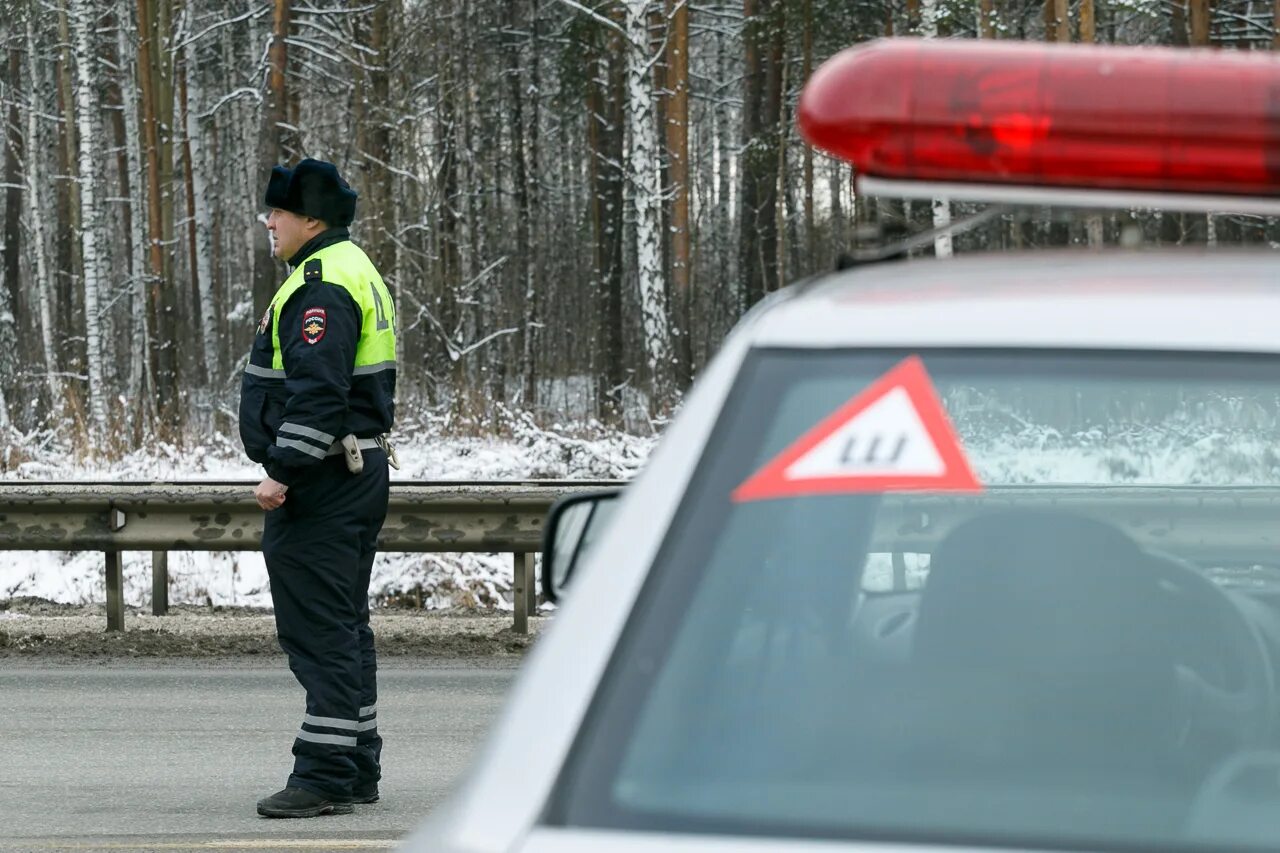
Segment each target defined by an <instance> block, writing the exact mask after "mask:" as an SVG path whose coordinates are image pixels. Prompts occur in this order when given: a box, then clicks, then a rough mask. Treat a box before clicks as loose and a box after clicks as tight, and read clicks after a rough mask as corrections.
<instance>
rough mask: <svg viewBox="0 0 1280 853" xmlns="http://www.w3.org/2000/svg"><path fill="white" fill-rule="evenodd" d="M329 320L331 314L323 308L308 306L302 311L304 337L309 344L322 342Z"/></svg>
mask: <svg viewBox="0 0 1280 853" xmlns="http://www.w3.org/2000/svg"><path fill="white" fill-rule="evenodd" d="M328 321H329V315H328V314H326V313H325V310H324V309H323V308H308V309H307V310H306V311H304V312H303V313H302V339H303V340H304V341H306V342H307V343H309V344H318V343H320V339H321V338H323V337H324V331H325V328H327V326H328V324H329V323H328Z"/></svg>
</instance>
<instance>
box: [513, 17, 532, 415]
mask: <svg viewBox="0 0 1280 853" xmlns="http://www.w3.org/2000/svg"><path fill="white" fill-rule="evenodd" d="M534 14H535V15H536V10H534ZM529 23H530V25H533V24H535V23H536V18H532V17H531V18H530V21H529ZM521 41H522V40H521V38H520V36H519V35H517V34H515V33H512V34H511V35H510V36H509V37H508V47H507V49H508V61H509V63H510V64H509V65H508V67H507V84H508V91H509V96H510V98H511V120H510V126H511V148H512V151H511V159H512V167H513V169H514V175H513V176H512V179H513V181H514V182H515V186H514V187H513V189H514V190H515V202H516V222H515V226H516V257H515V269H516V282H517V286H518V287H519V289H520V294H521V299H520V301H519V304H520V314H521V322H520V332H519V335H518V338H517V340H518V342H519V347H520V403H521V405H523V406H524V407H526V408H531V407H532V406H533V405H534V404H535V402H536V397H537V378H536V375H535V371H534V365H533V360H534V359H533V356H534V340H535V338H536V331H535V329H534V323H535V322H536V319H535V318H536V315H537V312H536V311H535V309H534V299H536V297H537V294H536V292H534V288H533V284H532V275H533V267H534V264H533V262H532V261H533V259H532V258H531V257H530V252H531V247H530V245H529V243H530V241H529V229H530V226H531V225H532V219H531V200H530V195H531V192H532V186H531V183H532V182H531V181H530V180H529V165H528V162H527V160H526V152H527V146H526V144H525V117H524V101H525V92H526V91H527V90H529V89H533V88H534V87H532V86H528V85H527V84H526V83H525V80H524V72H523V68H524V67H525V61H526V60H525V58H524V57H523V56H522V55H521V50H520V45H521ZM537 61H538V58H537V45H536V43H535V44H533V45H530V51H529V59H528V62H529V63H530V64H532V65H536V64H537Z"/></svg>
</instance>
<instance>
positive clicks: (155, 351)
mask: <svg viewBox="0 0 1280 853" xmlns="http://www.w3.org/2000/svg"><path fill="white" fill-rule="evenodd" d="M166 2H168V0H138V35H139V40H138V75H139V77H140V78H141V79H140V83H141V86H140V88H141V90H142V111H143V120H142V124H143V128H142V137H143V139H144V141H145V143H146V146H147V151H146V156H147V237H148V240H149V241H150V251H149V253H148V264H149V267H150V269H149V272H150V279H151V281H150V285H151V286H150V292H149V296H148V298H149V301H150V306H149V314H150V317H151V335H150V342H151V375H152V377H153V379H154V386H153V389H152V390H153V393H154V394H155V398H156V405H155V408H156V414H157V416H158V418H159V420H160V421H161V422H163V423H164V424H166V425H167V426H168V427H170V428H171V429H172V428H174V427H176V426H177V422H178V418H179V391H178V388H179V385H178V360H177V352H176V342H177V341H176V339H177V336H176V333H175V316H174V315H175V311H174V299H173V288H172V286H171V284H170V282H169V281H168V275H167V273H168V264H167V263H166V255H165V251H164V246H166V245H168V243H167V238H168V229H167V228H166V223H167V221H168V220H167V219H166V215H165V214H166V208H168V209H169V210H170V211H171V210H172V206H171V205H166V203H165V188H166V187H167V185H168V184H167V181H166V180H165V176H166V175H167V174H168V173H169V172H170V171H171V168H172V167H171V163H172V160H171V157H170V156H169V153H170V151H171V143H170V140H169V136H168V135H169V133H170V132H171V128H170V127H169V123H168V121H167V116H166V114H165V112H164V110H165V108H166V106H167V107H169V108H171V107H172V101H171V100H168V99H166V97H165V96H166V95H167V94H168V92H167V88H168V87H167V86H166V85H165V80H164V75H163V73H162V71H161V69H162V68H164V67H165V63H164V61H163V60H162V59H161V56H160V54H161V52H162V50H163V47H162V40H163V36H162V35H161V34H162V33H163V32H164V30H163V28H162V26H161V20H162V18H163V17H164V16H163V14H162V13H161V10H160V9H158V8H157V7H156V4H157V3H159V4H162V5H163V4H164V3H166ZM171 437H172V436H171Z"/></svg>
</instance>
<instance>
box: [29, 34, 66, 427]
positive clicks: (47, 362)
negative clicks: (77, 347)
mask: <svg viewBox="0 0 1280 853" xmlns="http://www.w3.org/2000/svg"><path fill="white" fill-rule="evenodd" d="M34 17H35V15H31V14H29V15H27V75H28V79H29V81H30V87H31V88H30V92H31V103H30V104H29V105H28V107H27V139H28V141H29V142H30V149H31V151H32V152H33V153H34V152H40V151H42V150H43V149H44V146H42V145H41V144H40V139H41V134H40V124H39V119H38V115H39V101H38V99H37V93H38V92H40V90H41V88H42V87H41V85H40V83H41V80H40V67H39V64H38V62H37V59H36V57H37V53H36V37H35V27H34V25H33V23H32V19H33V18H34ZM44 185H45V181H44V176H43V174H42V173H41V171H40V157H38V156H31V157H28V158H27V211H28V215H29V216H30V218H31V244H32V246H31V254H32V256H33V257H34V259H35V282H34V285H35V292H36V304H37V307H38V310H39V312H40V344H41V346H40V349H41V353H42V354H43V355H44V372H45V385H46V387H47V388H48V391H49V411H50V413H51V414H57V413H58V411H59V410H60V407H61V406H62V403H63V399H62V381H61V379H60V378H59V377H58V356H57V350H56V348H55V346H54V340H53V298H52V294H51V290H52V287H53V283H52V282H51V281H50V275H49V267H48V263H47V260H46V254H45V248H46V246H45V232H44V211H45V207H44V204H43V203H42V201H41V197H42V196H43V194H44V193H43V189H44Z"/></svg>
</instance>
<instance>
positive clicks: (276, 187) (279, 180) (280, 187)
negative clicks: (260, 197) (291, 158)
mask: <svg viewBox="0 0 1280 853" xmlns="http://www.w3.org/2000/svg"><path fill="white" fill-rule="evenodd" d="M292 179H293V170H292V169H286V168H285V167H284V166H272V167H271V178H270V179H269V180H268V181H267V196H266V199H265V201H266V203H267V207H276V208H279V209H280V210H289V211H292V210H293V207H292V205H290V203H289V183H290V181H291V180H292Z"/></svg>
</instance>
